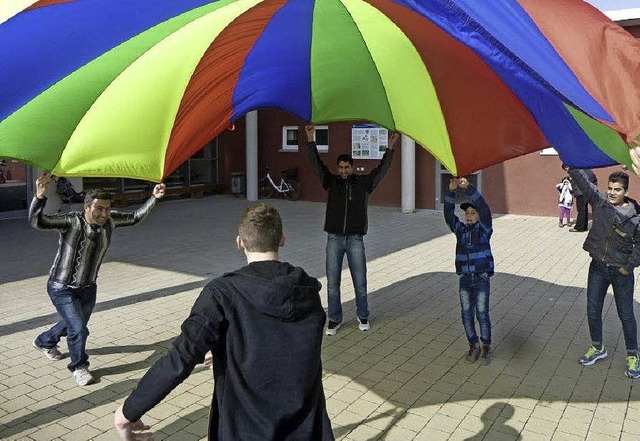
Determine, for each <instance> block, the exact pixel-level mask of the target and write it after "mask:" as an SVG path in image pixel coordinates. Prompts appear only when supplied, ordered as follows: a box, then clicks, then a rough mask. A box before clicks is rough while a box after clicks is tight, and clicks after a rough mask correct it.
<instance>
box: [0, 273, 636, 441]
mask: <svg viewBox="0 0 640 441" xmlns="http://www.w3.org/2000/svg"><path fill="white" fill-rule="evenodd" d="M491 280H492V291H491V318H492V322H493V336H494V337H493V338H494V341H493V345H492V347H493V351H494V352H493V358H492V360H491V362H490V364H489V365H483V364H480V363H475V364H466V363H464V362H463V361H462V358H463V355H464V353H465V352H466V349H467V342H466V338H465V336H464V331H463V328H462V324H461V323H460V317H459V300H458V294H457V283H458V277H457V276H456V275H455V274H454V273H447V272H430V273H423V274H420V275H418V276H415V277H410V278H408V279H405V280H403V281H401V282H397V283H394V284H392V285H389V286H387V287H385V288H382V289H380V290H378V291H375V292H372V293H370V297H369V298H370V310H371V314H372V315H371V323H372V329H371V331H369V332H361V331H359V330H358V328H357V323H356V321H355V318H354V319H353V320H351V321H349V322H345V323H344V324H343V327H342V328H341V329H340V331H339V332H338V334H337V335H336V336H333V337H325V339H324V342H323V351H322V356H323V365H324V372H325V379H324V382H325V391H326V395H327V397H328V400H329V401H330V404H329V407H330V408H331V400H338V401H339V400H340V396H339V394H338V393H337V392H336V390H332V389H331V387H328V386H329V385H330V384H331V381H332V379H334V377H335V378H336V379H341V381H342V382H344V381H345V380H346V381H347V384H346V385H344V386H341V387H340V388H339V389H340V390H345V389H351V392H354V391H356V392H357V391H359V392H360V393H361V395H362V396H361V397H360V398H358V399H357V400H356V401H355V402H351V403H344V405H345V406H347V407H348V406H349V405H353V406H359V405H361V404H362V401H361V400H364V401H368V402H369V405H370V406H371V405H373V408H374V409H375V410H374V411H372V413H371V414H370V415H369V416H366V417H363V418H362V420H360V421H354V422H349V423H348V424H346V425H343V426H340V425H337V424H335V423H334V431H335V434H336V436H341V435H345V434H347V433H348V432H350V431H351V430H353V429H354V428H355V427H357V426H358V425H361V424H365V425H366V424H367V423H371V422H374V421H377V420H384V421H385V422H386V426H385V428H384V430H383V431H381V432H380V435H378V436H377V437H379V436H382V437H384V434H385V433H386V432H387V431H389V430H390V429H391V428H392V427H394V426H395V425H397V424H398V423H399V422H400V421H401V420H403V419H404V418H405V417H407V415H409V414H410V413H417V414H421V412H426V413H428V412H433V413H435V412H437V410H438V409H439V408H440V407H441V406H442V405H443V404H444V403H460V404H461V405H464V406H467V407H469V409H470V412H471V410H473V407H474V405H475V404H476V403H477V402H478V400H496V401H497V402H498V403H496V404H494V405H493V406H491V408H490V409H487V410H486V411H483V413H480V412H478V413H477V414H475V413H473V412H471V413H472V414H474V415H478V416H479V415H482V416H481V417H480V419H481V420H482V423H483V425H484V427H483V429H482V430H481V431H480V432H479V433H478V435H477V436H476V437H473V438H471V439H482V436H483V435H482V434H483V433H486V432H488V431H492V430H497V431H499V432H501V433H504V432H505V431H507V434H508V431H509V428H508V427H504V425H505V424H506V421H508V419H509V418H511V417H512V416H513V414H514V408H515V407H514V406H517V402H518V400H520V399H523V400H526V399H531V400H534V402H537V403H546V402H548V403H550V404H551V403H553V402H557V401H562V402H566V403H568V404H571V403H581V402H582V403H583V402H590V403H597V402H626V401H628V400H629V399H630V397H633V396H634V395H636V394H637V392H634V390H633V389H632V385H633V382H632V381H631V380H629V379H627V378H625V377H624V375H623V371H624V356H623V355H620V354H616V346H617V345H618V343H620V342H621V341H622V340H621V329H620V328H621V327H620V324H619V321H618V318H617V315H616V311H615V307H611V306H612V301H611V300H612V296H608V298H607V300H606V301H605V310H604V316H605V343H606V344H607V345H608V348H609V351H610V354H611V355H610V357H609V358H608V359H606V360H603V361H600V362H598V363H596V364H595V365H593V366H590V367H581V366H579V365H578V363H577V361H576V360H577V357H578V356H579V355H580V354H581V353H582V351H583V350H585V349H586V347H587V345H588V331H587V327H586V321H585V299H584V293H583V291H584V290H583V289H582V288H577V287H571V286H562V285H556V284H552V283H548V282H545V281H542V280H538V279H533V278H529V277H521V276H516V275H511V274H502V273H498V274H496V275H495V276H494V277H493V278H492V279H491ZM196 285H197V284H196ZM194 287H195V286H191V284H189V286H188V287H187V288H186V289H192V288H194ZM179 289H181V288H180V287H174V288H171V290H170V291H169V292H170V293H173V292H174V291H177V290H179ZM147 295H148V294H147ZM165 295H166V292H165ZM169 295H170V294H169ZM120 301H121V302H123V303H120V305H123V304H129V303H131V302H129V301H126V299H122V300H120ZM114 306H115V305H114ZM344 315H345V317H355V304H354V302H353V301H349V302H345V304H344ZM177 332H179V330H178V329H176V333H177ZM170 343H171V342H170V341H169V340H164V341H160V342H158V343H155V344H152V345H135V346H124V347H108V348H95V349H91V350H90V353H91V354H92V355H94V358H98V357H99V356H100V355H111V354H114V353H136V352H141V351H153V353H152V354H151V355H149V356H148V357H146V358H145V359H143V360H141V361H137V362H134V363H130V364H125V365H114V366H104V367H100V368H98V369H96V371H95V373H96V374H97V375H98V376H101V377H102V378H103V379H108V377H109V376H110V375H117V374H122V373H125V372H131V371H134V370H137V369H144V368H148V367H149V366H151V364H152V363H153V362H154V361H155V360H156V359H157V358H158V357H159V356H161V355H162V354H164V353H165V352H166V350H167V348H168V347H169V345H170ZM620 345H621V346H620V353H624V343H620ZM98 360H99V358H98ZM98 360H96V362H97V363H95V364H96V365H99V361H98ZM104 383H105V382H104V381H103V384H104ZM135 384H136V382H135V381H133V380H129V379H128V380H123V381H120V382H116V383H113V384H108V385H106V386H104V387H103V388H102V389H100V390H94V391H91V392H88V393H87V394H86V395H83V396H82V397H79V398H76V399H73V400H71V401H68V402H66V403H64V404H62V405H60V404H56V405H52V406H48V407H46V408H44V409H41V410H38V411H34V412H30V413H27V414H24V415H22V416H20V417H19V418H17V419H15V420H13V421H10V422H8V423H7V424H6V425H5V427H4V428H3V430H2V431H0V437H9V436H15V435H16V434H18V433H20V432H21V431H22V430H25V427H26V426H36V425H43V424H47V423H50V422H52V421H55V420H57V419H60V418H64V417H66V416H68V415H73V414H76V413H80V412H83V411H85V410H87V409H90V408H93V407H96V406H99V405H101V404H104V403H107V402H114V401H115V400H117V399H119V398H122V397H124V396H126V395H128V394H129V393H130V391H131V390H132V389H133V388H134V387H135ZM354 393H355V392H354ZM634 399H635V398H634ZM377 403H379V405H376V404H377ZM114 407H115V405H114ZM483 409H484V407H483ZM205 415H208V409H198V410H197V411H194V412H192V413H191V414H189V415H187V416H186V417H184V418H181V420H179V421H176V422H172V423H170V424H169V425H167V426H162V423H161V422H160V423H158V424H156V427H155V430H158V431H160V432H163V433H172V432H175V431H179V430H181V429H180V427H185V426H186V425H188V424H191V423H192V422H194V421H197V420H199V419H201V418H203V417H204V416H205ZM389 417H390V418H389ZM387 420H388V421H387ZM379 422H380V421H377V423H378V424H377V427H378V428H379ZM174 429H175V430H174ZM514 430H515V429H514ZM514 436H515V435H514ZM514 439H517V438H514Z"/></svg>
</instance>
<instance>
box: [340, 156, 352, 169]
mask: <svg viewBox="0 0 640 441" xmlns="http://www.w3.org/2000/svg"><path fill="white" fill-rule="evenodd" d="M341 162H348V163H349V165H350V166H351V167H353V158H352V157H351V155H350V154H348V153H343V154H341V155H340V156H338V159H336V165H338V164H340V163H341Z"/></svg>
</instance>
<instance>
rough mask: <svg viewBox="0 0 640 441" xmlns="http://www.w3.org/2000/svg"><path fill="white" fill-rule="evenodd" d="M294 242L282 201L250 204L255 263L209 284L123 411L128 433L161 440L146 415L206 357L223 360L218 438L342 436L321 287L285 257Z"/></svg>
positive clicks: (240, 239)
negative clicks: (329, 397) (328, 388)
mask: <svg viewBox="0 0 640 441" xmlns="http://www.w3.org/2000/svg"><path fill="white" fill-rule="evenodd" d="M284 244H285V236H284V233H283V230H282V219H281V218H280V214H279V213H278V211H277V210H276V209H275V208H274V207H272V206H271V205H268V204H263V203H258V204H254V205H251V206H250V207H248V208H247V209H245V210H244V212H243V213H242V215H241V216H240V221H239V222H238V235H237V237H236V246H237V248H238V250H239V251H241V252H243V253H244V255H245V257H246V259H247V265H246V266H244V267H242V268H240V269H238V270H236V271H233V272H231V273H227V274H224V275H223V276H221V277H218V278H217V279H215V280H213V281H211V282H209V283H208V284H207V285H206V286H205V287H204V289H203V290H202V292H201V293H200V296H199V297H198V298H197V299H196V301H195V303H194V305H193V308H192V309H191V314H190V315H189V317H188V318H187V319H186V320H185V321H184V323H183V324H182V327H181V329H182V333H181V334H180V335H179V336H178V338H177V339H176V340H175V341H174V343H173V346H172V348H171V349H170V350H169V353H168V354H167V355H165V356H164V357H162V358H160V359H159V360H158V361H157V362H156V363H155V364H154V365H153V366H152V367H151V368H150V369H149V371H147V373H146V374H145V375H144V376H143V377H142V379H141V380H140V383H138V387H137V388H136V389H135V390H134V391H133V392H132V393H131V395H130V396H129V397H128V398H127V399H126V400H125V402H124V404H123V405H122V406H120V407H119V408H118V409H117V410H116V413H115V417H114V424H115V427H116V430H117V431H118V434H119V435H120V437H121V438H122V439H123V440H126V441H129V440H138V439H151V434H150V433H149V432H142V433H140V432H139V431H141V430H142V431H144V430H148V429H149V426H146V425H145V424H144V423H143V422H142V421H140V418H142V416H143V415H144V414H145V413H146V412H147V411H149V410H150V409H151V408H153V407H154V406H155V405H157V404H158V403H160V401H162V399H163V398H164V397H166V396H167V395H168V394H169V392H171V391H172V390H173V389H174V388H175V387H177V386H178V385H179V384H180V383H182V382H183V381H184V380H185V379H186V378H187V377H189V375H190V374H191V372H192V371H193V369H194V367H195V366H196V365H197V364H200V363H202V362H203V361H204V362H206V363H207V364H211V362H213V377H214V389H213V399H212V403H211V406H212V407H211V413H210V417H209V440H225V441H226V440H242V441H270V440H271V441H280V440H305V441H306V440H317V441H330V440H333V439H334V436H333V432H332V430H331V421H330V420H329V415H328V414H327V409H326V403H325V396H324V389H323V386H322V360H321V356H320V355H321V354H320V352H321V349H322V328H323V327H324V322H325V321H326V315H325V313H324V309H323V308H322V303H321V301H320V288H321V285H320V282H319V281H318V280H317V279H315V278H313V277H310V276H309V275H307V273H306V272H305V271H304V270H303V269H302V268H300V267H295V266H293V265H291V264H289V263H286V262H280V260H279V257H278V250H279V248H280V247H282V246H284ZM208 351H211V356H207V353H208ZM178 438H180V437H179V436H178Z"/></svg>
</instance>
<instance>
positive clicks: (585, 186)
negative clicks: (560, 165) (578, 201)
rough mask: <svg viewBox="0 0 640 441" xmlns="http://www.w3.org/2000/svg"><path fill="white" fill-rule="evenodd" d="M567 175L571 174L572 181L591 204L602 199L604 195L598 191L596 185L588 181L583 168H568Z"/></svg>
mask: <svg viewBox="0 0 640 441" xmlns="http://www.w3.org/2000/svg"><path fill="white" fill-rule="evenodd" d="M569 176H571V179H573V182H574V183H575V184H576V185H577V186H578V188H579V189H580V191H582V194H583V195H584V197H585V199H586V200H587V202H589V203H590V204H591V205H595V204H596V203H598V202H602V201H604V197H603V196H602V195H601V194H600V193H598V187H596V186H595V185H594V184H592V183H591V182H589V179H588V177H587V173H586V172H585V171H584V170H580V169H576V168H572V169H569Z"/></svg>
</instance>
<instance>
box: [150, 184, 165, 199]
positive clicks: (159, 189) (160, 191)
mask: <svg viewBox="0 0 640 441" xmlns="http://www.w3.org/2000/svg"><path fill="white" fill-rule="evenodd" d="M166 188H167V186H166V185H164V184H162V183H161V184H158V185H156V186H155V187H153V195H154V196H155V197H156V199H160V198H163V197H164V191H165V190H166Z"/></svg>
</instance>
